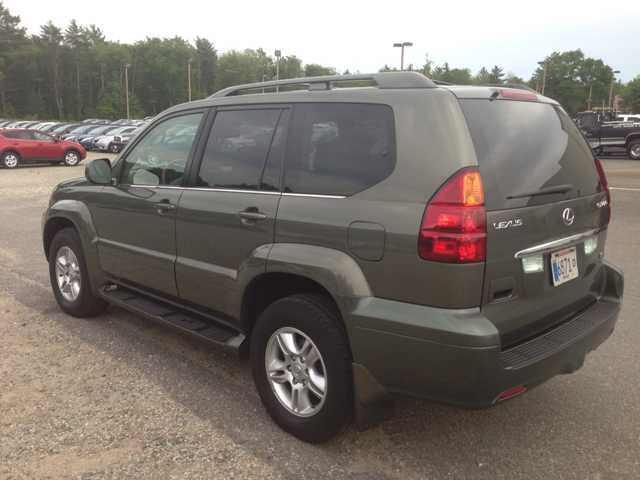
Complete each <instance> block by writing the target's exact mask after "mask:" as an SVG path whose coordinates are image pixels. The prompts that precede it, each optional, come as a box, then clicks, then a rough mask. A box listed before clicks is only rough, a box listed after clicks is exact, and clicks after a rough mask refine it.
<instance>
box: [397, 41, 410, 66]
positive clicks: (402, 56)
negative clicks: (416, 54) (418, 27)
mask: <svg viewBox="0 0 640 480" xmlns="http://www.w3.org/2000/svg"><path fill="white" fill-rule="evenodd" d="M393 46H394V47H401V48H402V53H401V54H400V71H401V72H402V71H403V70H404V47H413V43H411V42H404V43H394V44H393Z"/></svg>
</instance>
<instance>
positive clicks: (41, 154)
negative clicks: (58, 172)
mask: <svg viewBox="0 0 640 480" xmlns="http://www.w3.org/2000/svg"><path fill="white" fill-rule="evenodd" d="M86 156H87V152H86V151H85V149H84V148H83V147H82V146H81V145H78V144H77V143H73V142H66V141H64V140H58V139H57V138H55V137H53V136H51V135H49V134H48V133H44V132H40V131H38V130H29V129H16V130H5V129H0V159H1V160H0V165H1V166H2V167H4V168H16V167H17V166H18V165H19V164H20V163H35V162H48V163H51V164H53V165H59V164H60V163H62V162H64V164H65V165H68V166H70V167H74V166H76V165H78V164H79V163H80V161H81V160H83V159H84V158H85V157H86Z"/></svg>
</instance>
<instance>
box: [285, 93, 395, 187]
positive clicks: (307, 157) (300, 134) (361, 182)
mask: <svg viewBox="0 0 640 480" xmlns="http://www.w3.org/2000/svg"><path fill="white" fill-rule="evenodd" d="M395 164H396V135H395V125H394V118H393V110H392V109H391V107H389V106H386V105H366V104H354V103H350V104H349V103H321V104H318V103H306V104H300V105H297V106H296V110H295V112H294V115H293V127H292V129H291V141H290V145H289V151H288V153H287V169H286V177H285V192H289V193H305V194H320V195H338V196H346V195H353V194H355V193H358V192H360V191H362V190H365V189H367V188H369V187H371V186H373V185H375V184H376V183H379V182H381V181H382V180H384V179H385V178H387V177H388V176H389V175H390V174H391V172H392V171H393V169H394V168H395Z"/></svg>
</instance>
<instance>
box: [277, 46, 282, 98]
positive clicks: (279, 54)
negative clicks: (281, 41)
mask: <svg viewBox="0 0 640 480" xmlns="http://www.w3.org/2000/svg"><path fill="white" fill-rule="evenodd" d="M281 55H282V52H280V50H276V80H280V56H281ZM278 91H279V89H278V87H276V92H278Z"/></svg>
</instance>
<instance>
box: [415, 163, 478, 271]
mask: <svg viewBox="0 0 640 480" xmlns="http://www.w3.org/2000/svg"><path fill="white" fill-rule="evenodd" d="M486 249H487V213H486V211H485V208H484V192H483V190H482V179H481V177H480V172H479V171H478V170H477V169H476V168H472V169H464V170H461V171H460V172H458V173H457V174H456V175H454V176H453V177H452V178H451V179H450V180H449V181H447V182H446V183H445V184H444V185H443V186H442V188H441V189H440V190H439V191H438V193H436V195H435V196H434V198H433V199H432V200H431V202H430V203H429V205H428V206H427V209H426V211H425V214H424V219H423V221H422V228H421V230H420V238H419V240H418V256H419V257H420V258H421V259H423V260H429V261H434V262H445V263H473V262H483V261H484V260H485V258H486Z"/></svg>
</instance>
